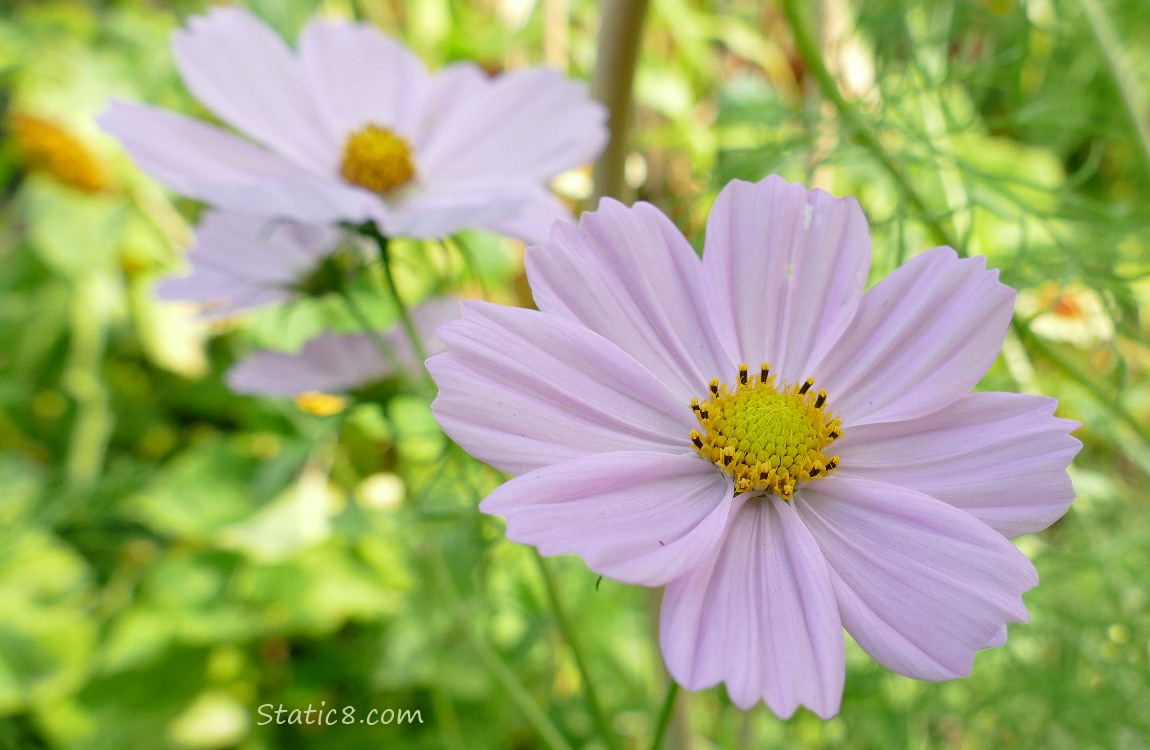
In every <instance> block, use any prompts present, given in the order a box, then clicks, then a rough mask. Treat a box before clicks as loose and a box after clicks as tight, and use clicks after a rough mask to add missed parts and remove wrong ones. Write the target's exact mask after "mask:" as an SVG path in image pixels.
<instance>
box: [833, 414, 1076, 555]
mask: <svg viewBox="0 0 1150 750" xmlns="http://www.w3.org/2000/svg"><path fill="white" fill-rule="evenodd" d="M1055 406H1057V402H1056V401H1055V400H1054V399H1052V398H1044V397H1042V396H1025V395H1021V394H1017V393H970V394H967V395H966V396H963V397H962V398H960V399H959V400H958V401H955V402H954V403H953V404H951V405H950V406H948V407H946V408H944V409H942V410H940V411H938V412H935V413H934V414H930V415H928V416H925V417H920V418H918V419H913V420H909V421H905V422H888V423H884V424H874V425H862V426H858V427H853V428H851V429H849V430H846V434H844V435H843V437H842V439H841V440H839V441H838V442H837V443H835V452H837V453H839V454H840V455H841V456H842V467H841V468H840V470H839V471H840V473H841V474H843V475H844V476H853V477H859V478H861V479H874V480H876V481H880V482H887V483H889V484H897V485H900V486H903V487H910V488H911V489H914V490H918V491H919V492H924V493H926V494H928V495H931V496H933V497H936V498H938V499H939V500H942V501H943V502H947V503H950V504H951V505H953V506H955V507H958V508H962V509H963V510H965V511H966V512H968V513H970V514H971V515H973V516H974V517H975V518H977V519H979V520H980V521H982V522H983V523H985V524H987V525H988V526H990V527H991V528H993V529H997V530H998V531H999V532H1001V533H1003V534H1005V535H1007V536H1012V537H1013V536H1020V535H1022V534H1031V533H1033V532H1035V531H1040V530H1042V529H1044V528H1046V527H1047V526H1049V525H1050V524H1052V523H1054V521H1056V520H1058V519H1059V518H1061V517H1062V515H1063V514H1064V513H1065V512H1066V509H1067V508H1068V507H1069V506H1070V503H1071V501H1073V500H1074V486H1073V485H1072V484H1071V482H1070V476H1069V475H1068V474H1067V473H1066V467H1067V466H1068V465H1069V463H1070V461H1071V459H1073V458H1074V456H1075V454H1077V453H1078V450H1079V448H1081V447H1082V444H1081V443H1080V442H1078V441H1077V440H1076V439H1074V438H1073V437H1071V436H1070V432H1071V430H1073V429H1075V428H1076V427H1077V426H1078V424H1077V423H1076V422H1072V421H1071V420H1068V419H1058V418H1056V417H1055V416H1054V408H1055Z"/></svg>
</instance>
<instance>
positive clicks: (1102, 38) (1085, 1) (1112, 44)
mask: <svg viewBox="0 0 1150 750" xmlns="http://www.w3.org/2000/svg"><path fill="white" fill-rule="evenodd" d="M1082 10H1083V11H1085V12H1086V22H1087V25H1088V26H1090V31H1091V32H1092V33H1093V35H1094V41H1095V42H1096V43H1097V44H1098V50H1099V51H1100V52H1101V53H1102V57H1103V59H1105V60H1106V67H1107V68H1108V69H1109V71H1110V77H1111V78H1113V79H1114V86H1115V88H1117V89H1118V97H1119V98H1120V99H1121V100H1122V105H1123V109H1125V111H1126V117H1127V118H1129V120H1130V126H1131V127H1132V128H1133V129H1134V135H1135V136H1137V140H1138V146H1139V147H1140V152H1139V153H1140V155H1141V157H1142V166H1143V167H1145V168H1146V173H1147V176H1150V112H1147V108H1146V106H1145V102H1143V101H1142V100H1141V95H1140V93H1139V87H1138V81H1137V80H1136V79H1135V77H1134V74H1133V72H1132V69H1131V65H1130V63H1129V60H1127V58H1126V56H1125V55H1124V54H1123V53H1122V42H1121V40H1120V39H1119V38H1118V32H1117V30H1116V29H1115V28H1114V24H1113V22H1112V21H1111V20H1110V16H1108V15H1107V14H1106V10H1105V9H1104V8H1103V7H1102V5H1101V4H1100V3H1099V2H1098V0H1082Z"/></svg>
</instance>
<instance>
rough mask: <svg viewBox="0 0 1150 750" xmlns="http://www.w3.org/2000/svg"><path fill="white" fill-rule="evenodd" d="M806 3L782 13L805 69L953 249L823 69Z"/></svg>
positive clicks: (787, 0)
mask: <svg viewBox="0 0 1150 750" xmlns="http://www.w3.org/2000/svg"><path fill="white" fill-rule="evenodd" d="M807 7H808V5H807V3H804V2H800V0H783V13H785V14H786V17H787V23H788V25H789V26H790V28H791V35H792V36H794V39H795V48H796V50H797V51H798V53H799V57H800V58H802V61H803V64H804V65H805V66H806V69H807V70H809V71H810V73H811V75H813V76H814V79H815V82H816V83H817V84H818V86H819V91H821V92H822V95H823V96H824V97H826V99H827V100H828V101H829V102H830V103H831V104H832V105H834V108H835V110H836V111H837V112H838V113H839V117H840V118H842V120H843V122H844V123H845V124H846V126H847V128H848V130H849V131H850V135H853V136H854V137H855V138H857V139H858V141H859V143H861V144H862V146H863V147H864V148H866V150H867V151H869V152H870V153H871V155H872V156H873V157H874V158H875V160H876V161H878V163H879V164H881V165H882V167H883V168H884V169H885V170H886V171H887V172H888V173H889V174H890V176H891V177H892V178H893V179H894V181H895V183H896V184H897V185H898V187H899V189H900V190H901V191H902V193H903V195H904V196H905V197H906V199H907V201H909V202H910V205H911V207H912V208H914V210H915V212H917V213H918V214H919V215H920V216H921V218H922V221H923V223H924V224H926V227H927V229H928V230H930V232H931V234H933V235H934V236H935V238H936V239H937V240H938V241H939V242H941V243H942V244H944V245H949V246H951V247H953V248H955V249H956V250H959V252H961V249H960V245H959V242H958V239H957V238H956V237H953V236H952V235H951V233H950V232H949V231H948V230H947V228H946V227H945V226H943V224H942V222H940V221H939V220H938V219H937V218H936V217H935V216H934V215H933V213H932V212H931V210H930V208H929V207H927V205H926V201H925V199H923V197H922V196H921V195H920V194H919V192H918V191H917V190H916V189H915V187H914V185H912V184H911V182H910V180H909V178H907V176H906V174H905V173H904V172H903V171H902V169H900V168H899V165H898V164H897V163H896V162H895V160H894V157H892V156H891V155H890V154H888V153H887V151H886V149H885V148H884V147H883V145H882V142H881V141H879V139H878V136H876V135H875V133H874V131H873V130H872V129H871V127H870V126H869V124H868V123H867V120H866V118H865V117H864V116H863V115H862V113H861V112H860V111H859V110H858V108H857V107H856V106H855V105H854V104H852V103H851V102H848V101H847V100H846V98H845V97H844V96H843V95H842V93H841V92H840V91H839V87H838V84H837V83H836V82H835V79H834V76H832V75H831V72H830V71H829V70H828V69H827V66H826V63H824V62H823V57H822V53H821V52H820V50H819V46H818V42H817V41H815V37H814V34H812V33H811V30H810V27H809V25H808V24H807V20H806V17H805V15H804V13H805V10H806V8H807Z"/></svg>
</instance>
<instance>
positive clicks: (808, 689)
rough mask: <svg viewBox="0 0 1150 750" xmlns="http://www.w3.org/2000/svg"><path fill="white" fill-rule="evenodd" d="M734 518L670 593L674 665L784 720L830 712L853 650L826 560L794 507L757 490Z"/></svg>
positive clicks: (668, 626)
mask: <svg viewBox="0 0 1150 750" xmlns="http://www.w3.org/2000/svg"><path fill="white" fill-rule="evenodd" d="M743 497H745V496H740V498H743ZM736 502H738V500H737V501H736ZM732 515H733V517H732V518H731V520H730V523H729V526H728V530H727V536H726V539H724V540H723V541H722V542H721V543H720V544H719V546H718V547H717V548H716V550H715V552H714V554H713V555H712V556H711V558H710V559H709V560H707V561H705V562H703V563H702V564H700V565H698V566H697V567H696V568H695V569H694V570H693V571H691V572H689V573H687V574H686V575H684V576H683V577H682V578H679V579H677V580H675V581H672V582H671V583H670V584H668V586H667V589H666V592H665V593H664V595H663V607H662V613H661V615H660V623H659V643H660V645H661V646H662V650H663V658H664V659H665V660H666V662H667V669H668V670H669V671H670V673H671V676H672V677H674V678H675V681H676V682H678V683H680V684H682V685H683V686H684V687H686V688H688V689H691V690H699V689H702V688H706V687H710V686H712V685H714V684H716V683H719V682H725V683H726V684H727V692H728V693H729V694H730V696H731V701H732V702H734V704H735V705H736V706H738V707H739V708H741V709H743V710H747V709H750V708H751V707H752V706H754V705H755V704H756V703H758V702H759V701H765V702H766V704H767V706H768V707H769V708H770V709H771V710H772V711H774V712H775V714H777V715H778V716H779V717H781V718H784V719H785V718H788V717H790V716H791V714H793V713H794V712H795V709H797V708H798V707H799V706H800V705H803V706H807V707H808V708H810V709H811V710H812V711H814V712H815V713H816V714H818V715H819V716H821V717H823V718H824V719H825V718H830V717H831V716H834V715H835V714H836V713H838V710H839V703H840V701H841V700H842V691H843V679H844V674H845V669H846V665H845V661H846V657H845V655H844V650H843V634H842V625H841V623H840V621H839V613H838V609H837V607H836V604H835V597H834V593H833V591H832V588H831V579H830V571H829V569H828V567H827V563H826V561H825V560H824V559H823V555H822V553H821V552H820V551H819V548H818V546H817V545H816V544H815V541H814V539H812V538H811V535H810V533H809V532H808V531H807V530H806V529H805V528H803V524H802V522H801V521H800V520H799V517H798V515H797V514H796V513H795V510H794V508H793V507H792V506H791V505H790V504H788V503H786V502H784V501H782V500H779V499H778V498H775V497H770V496H765V497H751V498H750V499H745V500H744V501H743V502H742V504H741V506H740V507H739V508H738V510H737V511H735V512H734V513H733V514H732Z"/></svg>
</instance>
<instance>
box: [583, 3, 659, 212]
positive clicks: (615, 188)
mask: <svg viewBox="0 0 1150 750" xmlns="http://www.w3.org/2000/svg"><path fill="white" fill-rule="evenodd" d="M601 8H602V12H601V13H600V16H599V19H600V20H599V38H598V40H597V42H596V49H597V50H598V51H597V53H596V57H595V71H594V74H593V76H592V79H591V93H592V95H593V96H594V97H595V98H596V99H598V100H599V101H600V102H602V103H603V104H604V106H606V107H607V112H608V118H607V130H608V131H609V133H610V140H608V141H607V147H606V148H605V149H604V150H603V153H602V154H601V155H600V156H599V159H598V160H597V161H596V162H595V169H594V172H593V175H592V179H593V180H594V184H595V195H594V198H593V199H592V200H593V201H594V202H598V200H599V199H600V198H602V197H604V196H610V197H613V198H621V197H623V190H624V188H625V186H626V183H625V182H624V179H623V178H624V175H623V167H624V165H625V163H626V160H627V146H628V139H629V133H630V127H631V90H632V88H633V86H634V81H635V65H636V63H637V62H638V59H639V43H640V41H641V40H642V36H643V20H644V19H645V18H646V16H647V0H603V3H602V5H601Z"/></svg>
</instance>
